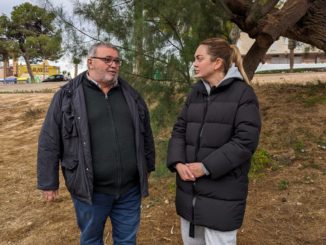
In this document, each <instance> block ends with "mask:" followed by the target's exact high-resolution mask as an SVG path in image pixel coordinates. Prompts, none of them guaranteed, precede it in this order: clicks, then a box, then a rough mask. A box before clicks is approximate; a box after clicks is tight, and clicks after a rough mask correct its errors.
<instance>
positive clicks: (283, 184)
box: [278, 180, 289, 191]
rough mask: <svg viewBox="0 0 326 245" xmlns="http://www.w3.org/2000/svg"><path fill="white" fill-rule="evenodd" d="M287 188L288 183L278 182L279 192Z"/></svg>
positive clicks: (284, 181)
mask: <svg viewBox="0 0 326 245" xmlns="http://www.w3.org/2000/svg"><path fill="white" fill-rule="evenodd" d="M288 187H289V181H287V180H280V182H278V189H279V190H280V191H284V190H286V189H287V188H288Z"/></svg>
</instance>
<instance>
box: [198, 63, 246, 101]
mask: <svg viewBox="0 0 326 245" xmlns="http://www.w3.org/2000/svg"><path fill="white" fill-rule="evenodd" d="M235 80H241V81H243V77H242V75H241V73H240V71H239V69H238V67H236V66H235V64H234V63H233V64H232V65H231V67H230V69H229V70H228V72H227V73H226V75H225V77H224V78H223V79H222V80H221V82H220V83H219V85H218V86H217V87H215V86H213V87H211V86H210V84H209V83H208V82H207V81H205V80H204V79H201V80H199V81H198V82H197V83H196V84H195V85H194V86H193V88H194V89H197V90H198V91H199V92H202V93H204V94H207V95H209V94H211V93H212V92H214V91H216V90H217V89H219V88H221V87H225V86H228V85H230V84H231V83H233V82H234V81H235Z"/></svg>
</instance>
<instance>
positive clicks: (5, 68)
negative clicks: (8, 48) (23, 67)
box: [3, 54, 9, 80]
mask: <svg viewBox="0 0 326 245" xmlns="http://www.w3.org/2000/svg"><path fill="white" fill-rule="evenodd" d="M8 67H9V58H8V56H7V55H5V54H3V80H5V79H6V77H7V75H8V73H7V71H8Z"/></svg>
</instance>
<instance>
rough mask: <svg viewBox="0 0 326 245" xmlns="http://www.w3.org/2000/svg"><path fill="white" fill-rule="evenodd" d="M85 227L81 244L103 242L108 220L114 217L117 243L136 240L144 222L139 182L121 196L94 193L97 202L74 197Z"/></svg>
mask: <svg viewBox="0 0 326 245" xmlns="http://www.w3.org/2000/svg"><path fill="white" fill-rule="evenodd" d="M72 200H73V202H74V206H75V210H76V216H77V222H78V226H79V229H80V231H81V235H80V244H81V245H103V232H104V227H105V222H106V220H107V218H108V217H110V220H111V224H112V238H113V242H114V245H127V244H130V245H131V244H136V235H137V231H138V228H139V223H140V204H141V196H140V190H139V186H137V187H133V188H132V189H130V190H129V191H128V192H127V193H125V194H123V195H121V196H117V195H108V194H103V193H94V194H93V204H91V205H90V204H88V203H85V202H82V201H79V200H77V199H76V198H74V197H72Z"/></svg>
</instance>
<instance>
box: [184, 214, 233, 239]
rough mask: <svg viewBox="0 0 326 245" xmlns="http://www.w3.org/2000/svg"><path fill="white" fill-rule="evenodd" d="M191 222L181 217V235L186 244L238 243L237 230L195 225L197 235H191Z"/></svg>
mask: <svg viewBox="0 0 326 245" xmlns="http://www.w3.org/2000/svg"><path fill="white" fill-rule="evenodd" d="M189 225H190V222H189V221H188V220H185V219H184V218H182V217H181V236H182V241H183V244H184V245H236V244H237V230H234V231H217V230H213V229H209V228H207V227H204V226H195V237H194V238H192V237H190V236H189Z"/></svg>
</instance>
